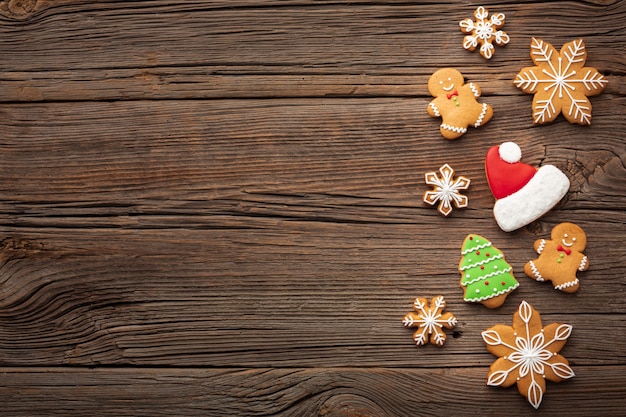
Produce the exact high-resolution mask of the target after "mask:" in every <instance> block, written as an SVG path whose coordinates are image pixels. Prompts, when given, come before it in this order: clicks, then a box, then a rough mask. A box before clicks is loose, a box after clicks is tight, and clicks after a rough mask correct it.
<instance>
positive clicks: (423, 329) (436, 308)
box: [402, 295, 457, 346]
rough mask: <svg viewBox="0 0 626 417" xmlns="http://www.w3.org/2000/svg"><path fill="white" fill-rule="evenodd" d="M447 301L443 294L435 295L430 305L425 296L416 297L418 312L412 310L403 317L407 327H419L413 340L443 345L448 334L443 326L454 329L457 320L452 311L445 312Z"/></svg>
mask: <svg viewBox="0 0 626 417" xmlns="http://www.w3.org/2000/svg"><path fill="white" fill-rule="evenodd" d="M445 307H446V301H445V300H444V299H443V296H441V295H439V296H437V297H434V298H433V299H432V300H431V301H430V305H428V300H427V299H425V298H416V299H415V301H414V302H413V309H414V310H415V311H416V312H417V314H415V313H413V312H410V313H408V314H407V315H406V316H404V318H403V319H402V324H404V326H405V327H417V328H418V329H417V331H416V332H415V333H413V340H414V341H415V344H416V345H417V346H422V345H424V344H426V343H427V342H428V340H429V339H428V335H430V343H432V344H433V345H436V346H442V345H443V344H444V342H445V341H446V334H445V332H444V331H443V329H442V328H443V327H445V328H446V329H452V328H453V327H454V326H456V323H457V320H456V317H454V315H452V313H443V309H444V308H445Z"/></svg>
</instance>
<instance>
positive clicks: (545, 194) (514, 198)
mask: <svg viewBox="0 0 626 417" xmlns="http://www.w3.org/2000/svg"><path fill="white" fill-rule="evenodd" d="M521 158H522V151H521V149H520V147H519V146H518V145H517V144H516V143H514V142H505V143H503V144H501V145H500V146H493V147H491V148H490V149H489V150H488V151H487V157H486V159H485V173H486V174H487V181H488V183H489V187H490V188H491V192H492V193H493V196H494V197H495V198H496V203H495V204H494V206H493V215H494V217H495V219H496V222H497V223H498V226H500V228H501V229H502V230H504V231H505V232H511V231H513V230H516V229H519V228H520V227H523V226H525V225H527V224H529V223H531V222H533V221H535V220H537V219H538V218H539V217H541V216H543V215H544V214H545V213H547V212H548V211H550V210H551V209H552V207H554V206H555V205H556V204H557V203H558V202H559V201H561V199H562V198H563V197H564V196H565V194H567V191H568V190H569V186H570V182H569V179H568V178H567V176H566V175H565V174H564V173H563V172H562V171H561V170H559V169H558V168H557V167H555V166H554V165H543V166H541V167H540V168H539V169H537V168H535V167H533V166H531V165H527V164H524V163H522V162H520V160H521Z"/></svg>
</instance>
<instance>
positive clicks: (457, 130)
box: [439, 123, 467, 139]
mask: <svg viewBox="0 0 626 417" xmlns="http://www.w3.org/2000/svg"><path fill="white" fill-rule="evenodd" d="M439 131H440V132H441V135H442V136H443V137H444V138H446V139H456V138H459V137H461V136H463V135H464V134H465V132H467V128H464V127H457V126H452V125H450V124H447V123H442V124H441V125H440V126H439Z"/></svg>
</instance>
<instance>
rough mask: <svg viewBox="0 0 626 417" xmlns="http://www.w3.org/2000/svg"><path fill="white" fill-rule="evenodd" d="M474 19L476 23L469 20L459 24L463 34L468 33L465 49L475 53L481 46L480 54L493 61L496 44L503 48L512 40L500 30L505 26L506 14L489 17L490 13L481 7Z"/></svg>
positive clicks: (465, 39)
mask: <svg viewBox="0 0 626 417" xmlns="http://www.w3.org/2000/svg"><path fill="white" fill-rule="evenodd" d="M474 17H475V18H476V21H473V20H472V19H470V18H467V19H463V20H461V21H460V22H459V26H460V27H461V32H463V33H467V35H465V38H463V48H465V49H467V50H468V51H472V52H473V51H474V50H475V49H476V48H477V47H478V46H479V45H480V49H479V50H478V52H480V54H481V55H482V56H483V58H485V59H491V57H492V56H493V53H494V50H495V48H494V47H493V44H494V43H495V44H496V45H498V46H503V45H506V44H507V43H509V41H510V40H511V38H509V35H507V33H506V32H505V31H503V30H500V28H502V26H504V13H494V14H492V15H491V17H489V11H488V10H487V9H485V8H484V7H483V6H479V7H478V8H477V9H476V11H475V12H474Z"/></svg>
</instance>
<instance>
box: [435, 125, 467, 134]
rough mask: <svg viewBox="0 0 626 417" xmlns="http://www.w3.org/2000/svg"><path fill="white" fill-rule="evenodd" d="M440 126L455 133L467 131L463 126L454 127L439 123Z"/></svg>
mask: <svg viewBox="0 0 626 417" xmlns="http://www.w3.org/2000/svg"><path fill="white" fill-rule="evenodd" d="M441 128H442V129H445V130H450V131H452V132H456V133H465V132H467V129H466V128H464V127H454V126H450V125H447V124H445V123H442V124H441Z"/></svg>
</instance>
